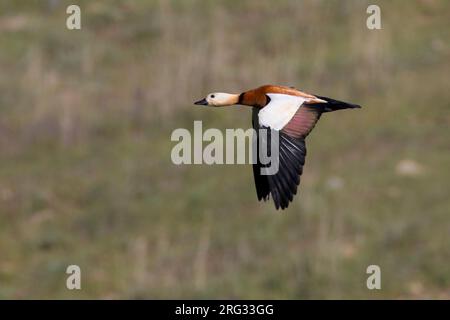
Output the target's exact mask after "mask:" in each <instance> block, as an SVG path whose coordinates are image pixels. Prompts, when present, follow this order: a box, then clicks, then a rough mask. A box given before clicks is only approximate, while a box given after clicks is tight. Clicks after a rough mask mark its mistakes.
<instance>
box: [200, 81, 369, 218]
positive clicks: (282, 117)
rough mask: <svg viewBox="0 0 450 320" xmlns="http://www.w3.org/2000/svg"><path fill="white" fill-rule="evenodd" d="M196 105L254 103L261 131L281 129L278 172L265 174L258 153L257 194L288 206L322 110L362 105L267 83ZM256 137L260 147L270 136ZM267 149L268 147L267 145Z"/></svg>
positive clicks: (254, 118)
mask: <svg viewBox="0 0 450 320" xmlns="http://www.w3.org/2000/svg"><path fill="white" fill-rule="evenodd" d="M195 104H196V105H203V106H211V107H224V106H232V105H238V104H239V105H244V106H250V107H252V109H253V112H252V124H253V128H254V129H255V131H256V134H257V135H260V134H261V133H260V132H262V131H261V130H267V133H268V135H267V137H269V136H270V132H274V131H276V133H278V139H279V140H278V144H279V150H278V151H279V152H278V154H279V159H278V161H279V164H278V166H279V168H278V171H277V172H276V173H275V174H272V175H263V174H261V168H263V167H265V165H263V164H262V163H261V161H260V160H259V157H257V158H258V159H257V161H255V163H254V164H253V175H254V178H255V186H256V194H257V197H258V200H260V201H261V200H264V201H266V200H268V199H269V196H270V195H272V199H273V201H274V203H275V208H276V209H279V208H281V209H286V208H287V207H288V206H289V203H290V202H291V201H292V199H293V197H294V195H295V194H297V187H298V185H299V184H300V176H301V175H302V173H303V166H304V164H305V156H306V145H305V138H306V137H307V136H308V134H309V133H310V132H311V130H312V129H313V128H314V126H315V125H316V123H317V121H318V120H319V118H320V116H321V115H322V113H326V112H331V111H336V110H342V109H354V108H361V106H359V105H356V104H351V103H347V102H343V101H339V100H334V99H330V98H327V97H321V96H318V95H312V94H308V93H305V92H302V91H300V90H297V89H295V88H293V87H284V86H276V85H265V86H262V87H259V88H256V89H253V90H248V91H245V92H242V93H241V94H230V93H222V92H216V93H210V94H208V95H207V96H206V98H204V99H202V100H199V101H197V102H195ZM261 140H262V142H261V141H260V139H256V141H257V150H259V148H260V144H261V143H269V142H268V141H269V139H265V140H264V139H261ZM265 150H268V148H267V146H265Z"/></svg>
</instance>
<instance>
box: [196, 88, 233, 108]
mask: <svg viewBox="0 0 450 320" xmlns="http://www.w3.org/2000/svg"><path fill="white" fill-rule="evenodd" d="M238 102H239V95H238V94H232V93H223V92H213V93H210V94H208V95H207V96H206V98H204V99H201V100H199V101H196V102H194V104H197V105H202V106H212V107H225V106H231V105H233V104H237V103H238Z"/></svg>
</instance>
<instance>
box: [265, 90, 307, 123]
mask: <svg viewBox="0 0 450 320" xmlns="http://www.w3.org/2000/svg"><path fill="white" fill-rule="evenodd" d="M267 95H268V96H269V98H270V102H269V103H268V104H267V105H266V106H265V107H264V108H262V109H261V111H259V113H258V118H259V124H260V125H263V126H265V127H270V128H272V129H274V130H281V129H283V128H284V126H285V125H286V124H287V123H288V122H289V121H290V120H291V119H292V117H293V116H294V114H295V113H296V112H297V110H298V108H300V106H301V105H302V104H303V103H304V102H305V101H307V100H308V99H305V98H302V97H298V96H291V95H288V94H282V93H269V94H267Z"/></svg>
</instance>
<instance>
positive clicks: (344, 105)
mask: <svg viewBox="0 0 450 320" xmlns="http://www.w3.org/2000/svg"><path fill="white" fill-rule="evenodd" d="M316 97H317V98H319V99H322V100H325V101H326V102H327V103H319V104H315V106H317V105H320V106H321V107H323V112H331V111H336V110H341V109H354V108H361V106H360V105H358V104H353V103H348V102H343V101H339V100H334V99H330V98H327V97H321V96H316Z"/></svg>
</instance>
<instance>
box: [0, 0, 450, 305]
mask: <svg viewBox="0 0 450 320" xmlns="http://www.w3.org/2000/svg"><path fill="white" fill-rule="evenodd" d="M71 3H78V4H79V5H80V6H81V9H82V30H80V31H69V30H67V29H66V27H65V20H66V17H67V14H66V13H65V10H66V7H67V5H68V4H71ZM372 3H376V4H378V5H380V7H381V13H382V30H375V31H372V30H368V29H367V28H366V18H367V16H368V15H367V13H366V8H367V6H368V4H372ZM449 15H450V2H448V1H444V0H442V1H438V0H421V1H403V0H395V1H356V0H354V1H350V0H348V1H333V0H329V1H286V0H283V1H277V2H276V3H274V2H273V1H269V0H267V1H266V0H261V1H260V0H255V1H208V2H207V1H199V0H198V1H197V0H186V1H164V0H160V1H138V0H130V1H58V0H48V1H37V0H35V1H2V2H1V4H0V70H1V73H0V298H64V299H72V298H285V299H286V298H287V299H291V298H295V299H298V298H306V299H311V298H317V299H319V298H327V299H330V298H358V299H359V298H368V299H372V298H375V299H378V298H447V299H448V298H450V250H449V247H448V246H449V243H450V198H449V187H450V182H449V181H450V153H449V146H450V132H449V126H450V113H449V108H450V90H449V87H450V77H449V74H450V41H449V39H450V20H449ZM266 83H274V84H282V85H292V86H296V87H298V88H300V89H303V90H305V91H307V92H311V93H315V94H320V95H324V96H329V97H334V98H337V99H342V100H347V101H351V102H354V103H359V104H361V105H363V109H361V110H357V111H353V110H352V111H343V112H336V113H333V114H327V115H325V116H323V117H322V119H321V120H320V122H319V123H318V125H317V126H316V129H315V130H314V131H313V132H312V134H311V135H310V136H309V137H308V141H307V145H308V157H307V163H306V166H305V171H304V174H303V177H302V184H301V188H300V194H299V195H298V196H297V197H296V198H295V200H294V203H293V204H291V206H290V207H289V209H288V210H286V211H284V212H279V211H276V210H275V209H274V207H273V204H272V203H258V202H257V200H256V195H255V191H254V186H253V177H252V170H251V167H250V166H248V165H236V166H226V165H223V166H220V165H215V166H206V165H197V166H194V165H191V166H175V165H173V164H172V162H171V159H170V151H171V148H172V147H173V146H174V145H175V143H173V142H171V141H170V134H171V132H172V131H173V130H174V129H175V128H180V127H184V128H188V129H191V128H192V127H193V121H194V120H203V127H204V128H205V129H206V128H212V127H216V128H219V129H225V128H248V127H250V117H251V111H250V110H249V109H247V108H244V107H236V108H230V109H221V110H212V109H209V110H208V109H202V108H195V107H194V106H193V105H192V102H193V101H194V100H196V99H199V98H202V97H203V96H204V95H205V94H206V93H208V92H211V91H228V92H240V91H243V90H246V89H250V88H253V87H257V86H259V85H262V84H266ZM70 264H77V265H79V266H80V267H81V269H82V290H81V291H69V290H67V289H66V287H65V279H66V274H65V270H66V267H67V266H68V265H70ZM371 264H376V265H379V266H380V267H381V271H382V290H378V291H377V290H375V291H370V290H368V289H367V288H366V278H367V275H366V273H365V272H366V268H367V266H368V265H371Z"/></svg>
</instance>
